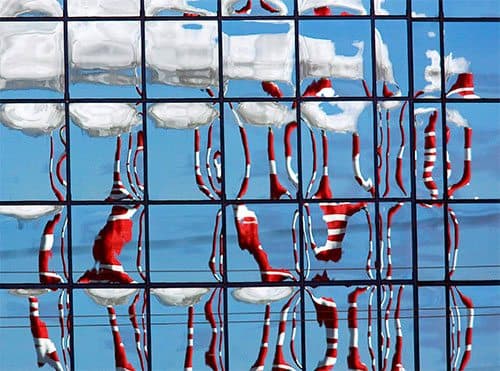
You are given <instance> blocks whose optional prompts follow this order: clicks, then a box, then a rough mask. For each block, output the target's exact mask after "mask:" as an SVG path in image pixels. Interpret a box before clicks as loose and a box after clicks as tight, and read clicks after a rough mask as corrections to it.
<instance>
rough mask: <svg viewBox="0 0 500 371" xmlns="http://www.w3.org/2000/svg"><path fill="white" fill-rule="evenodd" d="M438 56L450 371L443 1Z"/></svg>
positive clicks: (440, 10) (449, 364)
mask: <svg viewBox="0 0 500 371" xmlns="http://www.w3.org/2000/svg"><path fill="white" fill-rule="evenodd" d="M439 56H440V63H439V64H440V70H441V76H440V81H441V92H440V106H441V153H442V173H443V181H442V183H441V187H442V192H443V204H442V205H443V227H444V228H443V230H444V241H445V243H444V246H443V257H444V270H445V276H444V282H443V284H444V290H445V304H446V369H447V371H451V369H452V367H451V362H450V357H451V338H450V337H451V325H450V289H451V286H450V285H449V284H450V279H449V275H448V272H449V261H448V253H447V248H449V246H450V245H449V244H450V240H449V238H448V230H449V221H448V177H447V170H446V151H447V145H446V101H445V100H446V76H445V75H446V71H445V60H444V58H445V50H444V13H443V1H440V2H439Z"/></svg>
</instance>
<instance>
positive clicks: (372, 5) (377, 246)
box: [370, 0, 383, 370]
mask: <svg viewBox="0 0 500 371" xmlns="http://www.w3.org/2000/svg"><path fill="white" fill-rule="evenodd" d="M376 19H377V17H376V16H375V1H374V0H370V43H371V72H372V120H373V133H372V135H373V145H372V156H373V175H374V178H373V179H375V181H374V187H375V197H374V198H373V199H372V202H373V204H374V208H375V223H374V224H375V261H376V264H375V269H376V271H375V275H376V279H375V286H376V288H377V332H376V333H377V334H381V332H382V308H381V305H382V294H381V289H382V274H381V273H382V272H381V270H380V264H381V262H382V259H383V256H382V254H381V251H380V248H381V241H380V238H379V236H380V233H381V232H382V231H381V225H380V223H379V215H381V214H380V195H379V178H378V171H377V165H378V156H377V155H376V153H377V145H378V130H379V128H378V107H377V105H378V97H377V96H378V93H377V67H376V61H377V56H376V54H377V53H376V49H375V28H376V24H375V20H376ZM372 285H373V283H372ZM376 354H377V360H378V363H377V366H378V369H379V370H381V369H382V365H383V363H382V359H383V354H382V343H381V336H377V351H376Z"/></svg>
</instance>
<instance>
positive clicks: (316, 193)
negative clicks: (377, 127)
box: [301, 101, 374, 198]
mask: <svg viewBox="0 0 500 371" xmlns="http://www.w3.org/2000/svg"><path fill="white" fill-rule="evenodd" d="M301 110H302V111H301V112H302V118H303V119H304V121H303V122H306V123H307V124H308V126H309V128H308V127H307V126H306V125H303V124H302V125H301V127H302V153H303V155H302V174H303V176H302V189H303V190H304V194H305V198H331V197H340V198H342V197H356V198H358V197H363V198H365V197H371V196H372V194H373V192H374V188H373V179H374V172H373V155H374V153H373V129H372V125H373V124H372V122H373V110H372V105H371V104H370V103H368V102H355V101H354V102H342V101H335V102H322V103H319V102H307V103H302V106H301ZM323 130H324V131H323ZM313 137H314V138H313ZM325 154H327V155H328V157H327V158H326V160H327V161H326V162H325V161H324V160H325ZM358 154H359V156H357V155H358ZM315 165H316V166H315ZM328 183H329V185H328Z"/></svg>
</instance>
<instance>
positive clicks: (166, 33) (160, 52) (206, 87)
mask: <svg viewBox="0 0 500 371" xmlns="http://www.w3.org/2000/svg"><path fill="white" fill-rule="evenodd" d="M217 35H218V27H217V22H215V21H194V20H191V21H182V22H177V21H175V22H174V21H154V22H146V65H147V68H148V77H147V79H148V80H147V82H148V85H147V92H148V96H149V97H154V98H165V97H168V98H196V97H198V98H200V97H201V98H208V97H210V96H213V95H214V94H215V95H217V94H218V92H217V87H218V85H219V52H218V41H217V40H218V36H217Z"/></svg>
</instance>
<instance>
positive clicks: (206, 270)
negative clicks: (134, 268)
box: [149, 205, 224, 282]
mask: <svg viewBox="0 0 500 371" xmlns="http://www.w3.org/2000/svg"><path fill="white" fill-rule="evenodd" d="M149 210H150V219H149V221H150V228H149V238H150V254H151V255H150V256H151V265H150V267H151V271H150V272H151V280H152V281H153V282H165V281H166V282H182V281H187V282H198V281H204V282H210V281H215V280H219V279H220V278H221V272H223V271H224V270H223V269H222V264H223V254H222V251H223V250H222V249H223V247H222V246H221V243H222V242H223V240H222V230H221V228H222V212H221V211H220V209H219V208H218V207H214V206H208V205H182V206H178V205H176V206H163V205H162V206H160V205H154V206H150V208H149ZM212 259H213V260H212ZM212 261H213V263H212ZM212 264H213V266H212ZM212 270H213V271H212Z"/></svg>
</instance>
